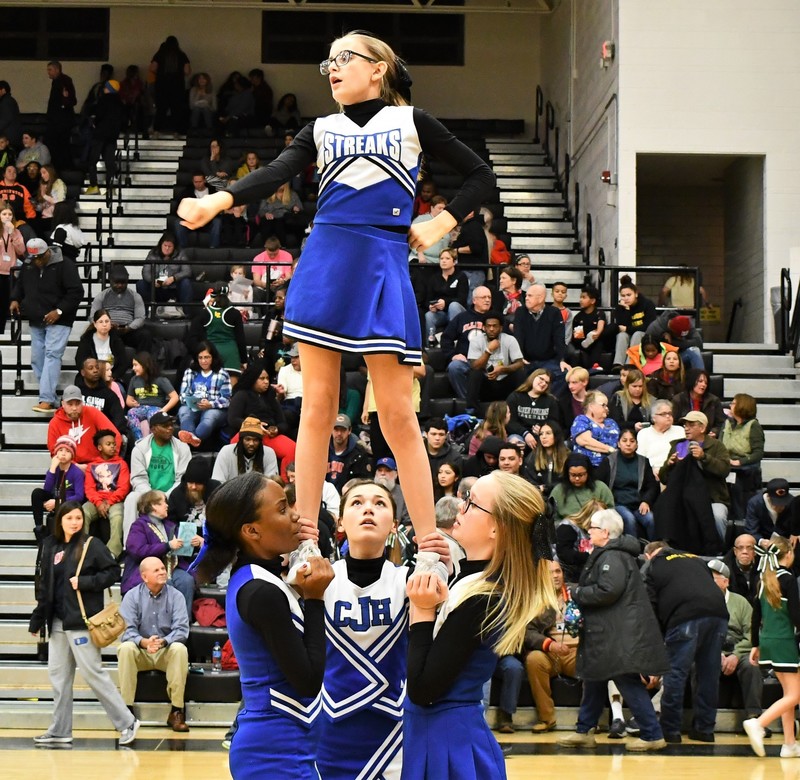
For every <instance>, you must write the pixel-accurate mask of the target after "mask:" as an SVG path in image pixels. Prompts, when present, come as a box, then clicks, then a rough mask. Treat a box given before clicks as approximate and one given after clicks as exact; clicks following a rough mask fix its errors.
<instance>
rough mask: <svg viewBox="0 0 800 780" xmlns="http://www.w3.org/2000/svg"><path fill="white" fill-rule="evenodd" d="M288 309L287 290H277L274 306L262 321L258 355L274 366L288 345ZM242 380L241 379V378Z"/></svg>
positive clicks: (266, 363) (268, 310)
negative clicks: (285, 325) (285, 319)
mask: <svg viewBox="0 0 800 780" xmlns="http://www.w3.org/2000/svg"><path fill="white" fill-rule="evenodd" d="M285 311H286V290H277V291H276V292H275V300H274V301H273V302H272V306H271V307H270V308H269V309H267V313H266V315H265V317H264V319H263V321H262V323H261V333H260V334H259V338H258V346H259V351H258V357H259V360H263V362H264V364H265V365H268V366H274V365H275V364H276V363H277V361H278V358H279V357H281V356H282V355H283V353H284V352H285V351H287V350H286V345H285V344H284V343H283V315H284V313H285ZM239 381H241V380H239Z"/></svg>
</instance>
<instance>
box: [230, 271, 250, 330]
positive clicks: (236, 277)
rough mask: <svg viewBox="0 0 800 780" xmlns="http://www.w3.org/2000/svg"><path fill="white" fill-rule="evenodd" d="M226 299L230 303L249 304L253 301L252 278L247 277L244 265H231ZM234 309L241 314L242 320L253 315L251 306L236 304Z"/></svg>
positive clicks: (245, 320)
mask: <svg viewBox="0 0 800 780" xmlns="http://www.w3.org/2000/svg"><path fill="white" fill-rule="evenodd" d="M228 300H229V301H230V302H231V303H245V304H250V303H252V302H253V280H252V279H248V278H247V276H246V274H245V267H244V265H232V266H231V268H230V281H229V282H228ZM236 311H238V312H239V314H241V315H242V320H243V321H244V322H247V321H248V320H252V319H253V318H254V317H255V312H254V311H253V307H252V306H237V307H236Z"/></svg>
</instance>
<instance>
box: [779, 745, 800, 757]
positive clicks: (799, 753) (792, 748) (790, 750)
mask: <svg viewBox="0 0 800 780" xmlns="http://www.w3.org/2000/svg"><path fill="white" fill-rule="evenodd" d="M781 758H800V744H798V743H797V742H795V743H794V744H792V745H781Z"/></svg>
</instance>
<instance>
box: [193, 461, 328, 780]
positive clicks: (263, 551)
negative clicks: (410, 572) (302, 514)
mask: <svg viewBox="0 0 800 780" xmlns="http://www.w3.org/2000/svg"><path fill="white" fill-rule="evenodd" d="M299 520H300V518H299V517H298V515H297V514H296V513H295V512H294V511H293V510H291V509H289V506H288V502H287V500H286V495H285V494H284V492H283V490H282V489H281V487H280V486H279V485H278V484H277V483H276V482H273V481H272V480H270V479H268V478H266V477H265V476H264V475H263V474H257V473H255V472H251V473H249V474H244V475H242V476H238V477H234V479H232V480H230V481H229V482H226V483H225V484H224V485H222V486H221V487H219V488H217V490H215V491H214V493H213V495H212V496H211V498H210V499H209V502H208V504H207V505H206V537H207V539H206V545H205V547H204V550H203V552H202V554H201V556H199V557H198V559H197V561H196V563H195V571H196V572H197V578H198V581H200V582H208V581H210V580H211V579H212V578H213V577H214V576H215V575H216V574H218V573H219V572H220V571H221V570H222V569H223V568H225V566H226V565H227V564H228V563H231V562H232V561H233V562H234V568H233V571H232V573H231V578H230V581H229V583H228V592H227V596H226V600H225V613H226V616H227V619H228V633H229V635H230V639H231V643H232V645H233V650H234V653H235V654H236V660H237V661H238V663H239V675H240V679H241V684H242V697H243V699H244V707H243V709H242V710H241V711H240V712H239V715H238V718H237V720H238V729H237V731H236V733H235V734H234V736H233V738H232V741H231V752H230V770H231V774H232V775H233V778H234V780H250V778H252V780H256V778H258V779H259V780H261V778H265V777H276V778H277V777H280V778H281V780H284V779H285V780H319V772H318V771H317V768H316V754H317V739H318V734H319V729H318V717H317V716H318V715H319V711H320V706H321V696H320V690H321V688H322V677H323V674H324V671H325V627H324V609H323V602H322V597H323V594H324V592H325V589H326V587H327V586H328V584H329V583H330V582H331V580H332V579H333V571H332V570H331V565H330V563H329V562H328V561H327V560H324V559H323V558H319V557H315V558H310V559H309V560H308V562H307V568H306V569H305V570H304V572H303V573H301V575H300V577H299V581H298V583H297V585H296V586H295V587H296V588H297V590H299V591H300V595H298V593H297V590H295V589H294V588H291V587H289V586H288V585H287V584H286V583H285V582H284V580H283V579H282V578H281V566H282V559H281V556H282V555H284V554H287V553H289V552H291V551H292V550H294V549H296V547H297V545H298V543H299V542H300V539H301V538H302V537H303V536H306V537H308V536H309V535H310V534H312V533H313V530H315V529H311V528H309V527H307V526H305V525H303V524H301V523H300V522H299ZM301 597H302V601H301Z"/></svg>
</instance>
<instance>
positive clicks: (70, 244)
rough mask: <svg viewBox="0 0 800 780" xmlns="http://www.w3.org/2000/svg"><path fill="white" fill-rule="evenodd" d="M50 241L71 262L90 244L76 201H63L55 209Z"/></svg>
mask: <svg viewBox="0 0 800 780" xmlns="http://www.w3.org/2000/svg"><path fill="white" fill-rule="evenodd" d="M49 241H50V243H51V244H52V245H53V246H57V247H58V248H59V249H60V250H61V254H63V255H64V257H68V258H70V260H77V259H78V257H79V255H80V253H81V249H83V247H85V246H86V245H87V244H88V243H89V239H88V238H87V237H86V234H85V233H84V232H83V231H82V230H81V228H80V219H79V217H78V214H77V212H76V211H75V201H74V200H62V201H59V202H58V203H56V205H55V206H54V207H53V229H52V231H51V232H50V238H49ZM122 267H123V268H124V267H125V266H122Z"/></svg>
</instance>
